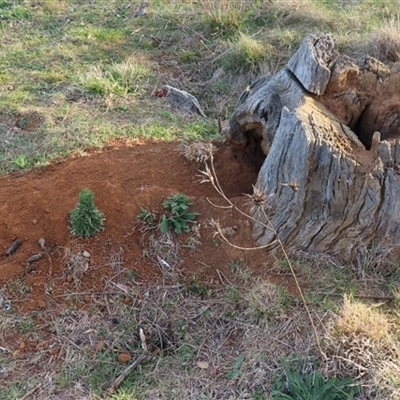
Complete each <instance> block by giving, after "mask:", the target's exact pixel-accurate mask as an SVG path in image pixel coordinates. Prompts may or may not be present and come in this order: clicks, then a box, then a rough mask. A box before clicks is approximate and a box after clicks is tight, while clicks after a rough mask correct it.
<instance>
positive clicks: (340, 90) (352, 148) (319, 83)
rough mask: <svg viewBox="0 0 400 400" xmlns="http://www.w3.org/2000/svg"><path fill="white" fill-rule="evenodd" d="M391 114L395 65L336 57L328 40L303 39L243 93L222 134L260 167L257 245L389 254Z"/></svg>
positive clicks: (398, 181) (398, 232) (394, 211)
mask: <svg viewBox="0 0 400 400" xmlns="http://www.w3.org/2000/svg"><path fill="white" fill-rule="evenodd" d="M399 113H400V73H399V72H398V68H397V66H396V65H395V66H394V67H392V70H391V69H389V68H388V67H387V66H385V65H383V64H382V63H380V62H379V61H378V60H375V59H373V58H372V57H363V58H360V59H357V60H353V59H350V58H349V57H347V56H345V55H341V54H339V52H338V49H337V45H336V42H335V40H334V39H333V38H332V37H331V36H330V35H309V36H307V37H306V38H305V39H304V41H303V43H302V44H301V46H300V48H299V50H298V51H297V52H296V53H295V54H294V55H293V57H292V59H291V60H290V61H289V63H288V64H287V66H286V67H285V68H283V69H282V70H280V71H279V72H278V73H277V74H276V75H274V76H272V77H270V76H265V77H263V78H261V79H259V80H258V81H256V82H255V83H253V84H252V85H251V86H250V87H248V88H247V89H246V91H245V92H244V93H243V94H242V95H241V97H240V99H239V101H238V104H237V105H236V108H235V111H234V114H233V116H232V118H231V119H230V121H229V127H228V134H229V137H230V138H231V140H232V141H233V142H234V143H236V144H238V145H240V146H242V147H243V148H244V151H246V152H248V154H249V155H250V156H252V157H253V159H254V160H255V162H256V163H258V165H259V166H260V172H259V176H258V181H257V183H256V188H257V190H258V191H261V192H262V193H263V195H264V197H265V199H266V200H265V202H264V205H263V207H262V209H261V208H260V207H258V208H257V207H255V208H254V209H253V216H254V217H255V218H256V219H257V220H258V221H260V222H262V224H257V223H256V224H255V227H254V233H255V237H256V239H257V241H258V243H259V244H260V245H266V244H268V243H271V248H274V247H275V246H276V244H275V245H274V241H275V239H276V235H278V237H279V239H280V240H281V241H282V243H283V244H284V245H285V247H286V248H287V249H288V250H299V249H300V250H304V251H308V252H316V253H330V254H332V255H336V256H339V257H340V258H342V259H345V260H351V259H353V258H354V257H355V255H356V254H357V251H359V250H360V249H361V248H362V249H365V248H368V247H369V246H373V245H376V244H378V245H379V244H384V245H385V247H387V246H393V247H394V248H398V247H399V246H400V225H399V224H400V175H399V174H400V172H399V170H400V168H399V163H400V144H399V140H397V139H396V138H400V118H399ZM264 214H265V215H266V216H267V217H268V221H269V222H270V223H271V224H272V227H273V229H269V228H267V227H265V225H268V223H269V222H268V221H267V219H266V217H265V215H264ZM275 243H276V242H275Z"/></svg>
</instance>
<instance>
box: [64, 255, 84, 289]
mask: <svg viewBox="0 0 400 400" xmlns="http://www.w3.org/2000/svg"><path fill="white" fill-rule="evenodd" d="M64 260H65V263H66V265H67V267H68V273H69V274H70V276H71V277H72V279H73V281H74V284H75V286H76V287H79V286H80V282H81V279H82V276H83V274H84V273H85V272H86V271H87V270H88V268H89V258H88V257H87V256H86V254H85V252H80V251H79V252H75V251H73V250H71V249H70V248H66V249H65V255H64Z"/></svg>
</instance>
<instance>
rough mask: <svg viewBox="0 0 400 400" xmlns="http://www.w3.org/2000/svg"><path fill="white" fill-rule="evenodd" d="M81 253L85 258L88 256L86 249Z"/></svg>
mask: <svg viewBox="0 0 400 400" xmlns="http://www.w3.org/2000/svg"><path fill="white" fill-rule="evenodd" d="M82 255H83V257H85V258H90V253H89V252H88V251H86V250H85V251H84V252H83V253H82Z"/></svg>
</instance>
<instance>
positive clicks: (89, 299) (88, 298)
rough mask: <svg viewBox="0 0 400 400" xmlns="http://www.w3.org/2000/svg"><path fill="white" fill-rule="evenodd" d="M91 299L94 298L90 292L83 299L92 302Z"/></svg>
mask: <svg viewBox="0 0 400 400" xmlns="http://www.w3.org/2000/svg"><path fill="white" fill-rule="evenodd" d="M91 300H92V298H91V297H90V296H89V295H88V294H87V295H86V296H85V297H84V298H83V301H84V302H85V303H90V302H91Z"/></svg>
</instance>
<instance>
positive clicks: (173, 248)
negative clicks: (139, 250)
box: [143, 232, 181, 279]
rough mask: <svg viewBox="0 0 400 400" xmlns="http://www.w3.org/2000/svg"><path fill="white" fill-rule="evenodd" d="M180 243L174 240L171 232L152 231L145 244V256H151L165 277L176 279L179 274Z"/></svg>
mask: <svg viewBox="0 0 400 400" xmlns="http://www.w3.org/2000/svg"><path fill="white" fill-rule="evenodd" d="M180 247H181V245H180V243H179V241H178V240H174V238H173V235H172V234H171V233H170V232H165V233H159V232H156V233H150V234H149V235H148V238H147V245H146V246H144V248H145V250H144V251H143V256H144V257H146V258H150V259H151V260H152V261H153V263H154V264H155V265H156V266H157V267H158V268H160V270H161V272H162V274H163V277H164V278H168V279H176V278H177V277H178V275H179V270H178V267H179V264H180V262H181V258H180V257H179V251H180Z"/></svg>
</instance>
